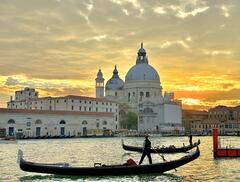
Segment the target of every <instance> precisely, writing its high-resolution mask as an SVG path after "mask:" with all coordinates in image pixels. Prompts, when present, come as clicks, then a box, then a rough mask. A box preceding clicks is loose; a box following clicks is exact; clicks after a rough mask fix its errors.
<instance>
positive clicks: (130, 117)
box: [120, 112, 138, 130]
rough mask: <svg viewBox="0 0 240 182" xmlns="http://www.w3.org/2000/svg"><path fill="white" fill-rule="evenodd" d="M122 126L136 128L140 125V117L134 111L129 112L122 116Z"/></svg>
mask: <svg viewBox="0 0 240 182" xmlns="http://www.w3.org/2000/svg"><path fill="white" fill-rule="evenodd" d="M120 125H121V128H125V129H132V130H136V129H137V125H138V117H137V114H136V113H134V112H128V113H127V114H125V115H124V116H122V120H121V122H120Z"/></svg>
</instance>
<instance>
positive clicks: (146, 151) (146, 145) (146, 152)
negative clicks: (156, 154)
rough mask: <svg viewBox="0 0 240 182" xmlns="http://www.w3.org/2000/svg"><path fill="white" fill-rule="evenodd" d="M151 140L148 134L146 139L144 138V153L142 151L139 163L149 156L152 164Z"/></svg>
mask: <svg viewBox="0 0 240 182" xmlns="http://www.w3.org/2000/svg"><path fill="white" fill-rule="evenodd" d="M150 150H151V142H150V140H149V139H148V135H146V136H145V140H144V144H143V153H142V157H141V160H140V162H139V164H142V162H143V159H144V158H145V157H146V156H147V157H148V160H149V164H152V157H151V151H150Z"/></svg>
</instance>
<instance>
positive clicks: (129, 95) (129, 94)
mask: <svg viewBox="0 0 240 182" xmlns="http://www.w3.org/2000/svg"><path fill="white" fill-rule="evenodd" d="M130 97H131V93H130V92H129V93H128V102H130Z"/></svg>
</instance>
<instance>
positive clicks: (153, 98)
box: [96, 44, 183, 133]
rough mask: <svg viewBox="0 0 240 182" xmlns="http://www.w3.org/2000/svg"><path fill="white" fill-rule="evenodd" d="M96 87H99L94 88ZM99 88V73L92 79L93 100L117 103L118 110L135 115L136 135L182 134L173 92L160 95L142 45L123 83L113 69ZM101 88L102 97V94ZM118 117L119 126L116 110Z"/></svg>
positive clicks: (158, 83) (100, 73) (180, 113)
mask: <svg viewBox="0 0 240 182" xmlns="http://www.w3.org/2000/svg"><path fill="white" fill-rule="evenodd" d="M99 76H100V77H101V79H100V77H99ZM100 83H101V87H98V85H99V84H100ZM103 85H104V78H103V72H102V70H99V72H98V73H97V78H96V97H98V98H107V99H109V100H112V101H117V102H118V103H119V109H120V108H122V106H125V105H127V110H125V111H124V112H125V113H127V112H129V111H131V112H134V113H136V114H137V115H138V130H139V131H150V132H151V131H154V132H155V131H159V132H170V133H171V132H173V131H174V132H175V131H176V130H178V131H179V132H182V131H183V126H182V119H181V116H182V112H181V111H182V108H181V102H180V101H177V100H175V99H174V93H173V92H169V93H168V92H165V93H164V95H163V94H162V84H161V81H160V76H159V74H158V72H157V70H156V69H155V68H154V67H153V66H151V65H150V63H149V60H148V57H147V52H146V51H145V49H144V47H143V44H141V47H140V49H139V50H138V52H137V58H136V64H135V65H133V66H132V67H131V68H130V69H129V70H128V72H127V74H126V76H125V82H124V81H123V80H122V79H121V78H120V77H119V75H118V70H117V67H116V66H115V68H114V70H113V75H112V77H111V78H110V79H109V80H108V81H107V83H106V85H105V87H104V86H103ZM104 88H105V96H104V94H102V93H104ZM100 93H101V94H100ZM119 113H120V114H119V122H121V119H123V118H121V113H123V112H122V111H121V110H120V111H119ZM169 126H171V127H169Z"/></svg>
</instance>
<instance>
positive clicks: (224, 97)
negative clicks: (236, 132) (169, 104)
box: [0, 0, 240, 109]
mask: <svg viewBox="0 0 240 182" xmlns="http://www.w3.org/2000/svg"><path fill="white" fill-rule="evenodd" d="M239 19H240V1H238V0H211V1H204V0H189V1H188V0H168V1H166V0H159V1H157V0H21V1H20V0H1V2H0V107H6V102H7V101H9V97H10V95H14V92H15V91H16V90H18V89H22V88H24V87H26V86H29V87H34V88H36V89H37V90H38V91H39V93H40V96H63V95H69V94H72V95H87V96H95V88H94V87H95V80H94V79H95V77H96V73H97V71H98V69H99V68H101V69H102V71H103V74H104V78H105V80H106V81H107V80H108V79H109V78H110V77H111V75H112V71H113V69H114V65H115V64H116V65H117V68H118V71H119V75H120V77H121V78H122V79H123V80H125V75H126V73H127V71H128V70H129V69H130V67H131V66H133V65H134V64H135V61H136V54H137V51H138V49H139V47H140V43H141V42H143V43H144V48H145V49H146V51H147V54H148V58H149V63H150V64H151V65H152V66H153V67H154V68H155V69H156V70H157V71H158V73H159V75H160V80H161V83H162V86H163V90H164V91H174V92H175V97H176V98H178V99H181V100H182V102H183V106H184V108H192V109H207V108H209V107H213V106H215V105H228V106H235V105H239V104H240V52H239V51H240V23H239V22H240V20H239Z"/></svg>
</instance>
